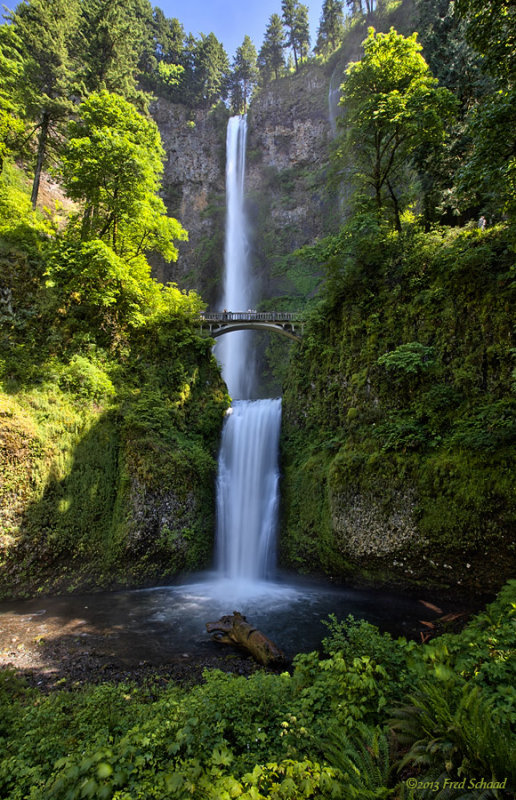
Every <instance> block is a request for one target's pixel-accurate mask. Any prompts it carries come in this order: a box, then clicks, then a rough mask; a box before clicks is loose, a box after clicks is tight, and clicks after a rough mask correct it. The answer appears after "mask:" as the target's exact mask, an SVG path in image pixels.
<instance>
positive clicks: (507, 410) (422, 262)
mask: <svg viewBox="0 0 516 800" xmlns="http://www.w3.org/2000/svg"><path fill="white" fill-rule="evenodd" d="M328 253H332V254H333V255H331V256H330V257H329V258H328ZM314 254H315V255H317V250H316V251H315V253H314ZM319 254H320V256H321V258H326V259H327V264H326V266H327V270H328V279H327V284H326V291H325V299H324V301H323V302H322V303H321V305H320V307H319V309H318V310H317V311H316V312H315V313H314V314H313V315H312V317H311V319H310V323H309V325H308V326H307V328H306V335H305V338H304V341H303V343H302V345H301V346H300V347H299V348H298V349H297V351H296V352H295V355H294V358H293V361H292V364H291V368H290V373H289V377H288V380H287V384H286V388H285V400H284V433H283V441H282V447H283V464H284V525H283V534H282V540H281V552H282V557H283V561H284V562H285V563H288V564H291V565H295V566H297V567H298V568H300V569H302V570H308V569H313V567H314V565H316V566H317V567H319V568H320V569H322V570H324V571H325V572H327V573H328V574H330V575H342V574H344V573H345V572H346V571H347V570H349V569H353V570H358V571H360V572H362V573H363V574H366V575H369V576H374V577H383V578H385V579H387V580H398V581H402V582H423V581H424V582H425V583H426V584H429V583H430V584H432V583H433V584H437V585H443V586H450V585H457V584H462V585H468V586H479V587H482V586H485V583H486V582H488V585H489V586H492V585H493V584H494V585H496V584H499V583H501V581H502V580H503V579H504V577H506V576H507V575H510V574H512V573H513V571H514V567H515V566H516V545H515V541H514V533H515V521H516V494H515V483H514V468H515V454H516V451H515V444H516V413H515V412H516V397H515V392H514V390H515V373H514V352H515V351H514V317H513V308H514V294H515V289H516V283H515V273H514V253H513V251H512V249H511V248H510V247H509V245H508V242H507V238H506V232H505V230H504V229H503V228H493V229H491V230H489V229H488V230H486V231H479V230H476V229H475V228H471V229H468V230H462V231H447V232H436V233H432V234H424V233H422V232H416V231H410V230H409V231H405V232H404V233H403V234H401V235H398V234H395V233H393V232H389V231H387V230H384V229H382V228H379V227H378V225H377V223H375V222H374V221H373V220H370V221H367V220H366V221H364V219H362V220H361V221H360V223H358V224H356V225H353V224H352V225H351V226H348V228H347V229H345V230H344V232H343V233H342V234H341V235H340V236H339V237H336V238H335V239H333V240H331V241H330V242H329V243H328V242H326V243H325V246H324V248H323V247H321V248H320V249H319Z"/></svg>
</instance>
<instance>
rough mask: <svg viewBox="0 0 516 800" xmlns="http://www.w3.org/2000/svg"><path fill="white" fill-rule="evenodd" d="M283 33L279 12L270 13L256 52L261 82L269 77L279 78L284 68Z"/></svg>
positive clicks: (265, 81) (266, 80) (269, 78)
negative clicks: (258, 50) (261, 41)
mask: <svg viewBox="0 0 516 800" xmlns="http://www.w3.org/2000/svg"><path fill="white" fill-rule="evenodd" d="M284 47H285V33H284V30H283V24H282V22H281V17H280V16H279V14H272V15H271V17H270V19H269V24H268V25H267V29H266V31H265V36H264V39H263V44H262V46H261V48H260V52H259V54H258V62H257V63H258V69H259V71H260V77H261V79H262V82H263V83H268V82H269V81H270V80H271V77H272V76H273V75H274V77H275V78H279V76H280V75H281V73H282V71H283V69H284V68H285V56H284V55H283V49H284Z"/></svg>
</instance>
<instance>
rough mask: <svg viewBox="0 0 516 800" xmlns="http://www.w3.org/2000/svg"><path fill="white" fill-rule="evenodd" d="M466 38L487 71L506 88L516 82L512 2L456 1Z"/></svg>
mask: <svg viewBox="0 0 516 800" xmlns="http://www.w3.org/2000/svg"><path fill="white" fill-rule="evenodd" d="M456 6H457V10H458V12H459V14H460V15H461V16H463V17H465V18H466V20H467V28H466V36H467V38H468V40H469V41H470V42H471V43H472V44H473V46H474V47H475V48H476V49H477V50H478V51H479V52H480V53H482V56H483V59H484V62H485V65H486V68H487V70H488V71H489V72H491V74H493V75H495V76H496V77H497V78H499V79H500V80H501V81H503V82H504V83H505V84H506V85H509V84H511V85H512V84H514V81H515V80H516V12H515V10H514V3H513V2H512V0H457V2H456Z"/></svg>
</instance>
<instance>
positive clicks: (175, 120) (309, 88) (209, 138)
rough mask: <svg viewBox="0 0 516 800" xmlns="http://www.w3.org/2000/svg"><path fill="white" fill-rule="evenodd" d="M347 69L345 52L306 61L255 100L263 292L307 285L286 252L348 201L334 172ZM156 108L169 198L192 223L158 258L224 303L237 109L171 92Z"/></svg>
mask: <svg viewBox="0 0 516 800" xmlns="http://www.w3.org/2000/svg"><path fill="white" fill-rule="evenodd" d="M343 70H344V65H343V62H342V61H341V62H338V63H337V64H336V65H335V63H334V64H330V65H325V67H322V66H319V65H317V64H308V65H305V66H304V67H303V68H302V69H301V70H300V71H299V73H298V74H297V75H295V76H290V77H287V78H281V79H279V80H276V81H273V82H272V83H270V84H269V85H268V86H266V87H265V88H263V89H262V90H261V91H260V92H259V93H258V94H257V95H256V97H255V98H254V100H253V102H252V104H251V109H250V111H249V124H248V139H247V174H246V193H247V207H248V208H247V210H248V219H249V221H250V227H251V230H250V246H251V257H252V260H253V269H254V272H255V274H256V276H257V279H258V287H259V288H258V296H259V297H260V298H263V299H267V298H269V297H274V296H276V295H278V294H280V293H281V294H285V293H292V294H294V295H295V294H296V293H300V292H301V289H300V287H299V286H298V285H297V282H296V277H295V276H293V275H289V276H287V275H286V274H285V270H284V269H283V268H282V261H281V260H282V258H283V257H285V256H287V255H288V254H289V253H291V252H292V251H293V250H295V249H296V248H298V247H301V246H302V245H304V244H308V243H311V242H313V241H314V240H315V239H317V238H318V237H320V236H323V235H325V234H326V233H328V232H330V231H332V230H334V229H335V228H336V226H337V224H338V220H339V217H340V214H341V210H340V208H339V206H338V202H337V201H336V200H335V197H333V196H332V195H331V194H330V193H329V192H328V190H327V188H326V181H325V176H326V173H327V170H328V165H329V145H330V142H331V140H332V138H333V137H334V135H335V131H336V127H335V117H336V114H337V113H338V110H337V101H338V86H339V84H340V82H341V79H342V75H343ZM151 111H152V114H153V117H154V119H155V120H156V123H157V125H158V127H159V130H160V133H161V138H162V142H163V146H164V148H165V152H166V158H165V167H164V174H163V199H164V200H165V203H166V204H167V207H168V210H169V213H170V214H171V215H172V216H175V217H176V218H177V219H179V221H180V222H181V223H182V225H183V226H184V227H185V228H186V229H187V230H188V233H189V241H188V242H185V243H181V244H180V245H179V253H180V255H179V259H178V261H177V263H175V264H166V263H165V262H163V261H162V260H159V259H154V261H153V264H154V274H155V276H156V277H157V278H158V280H161V281H175V282H177V283H179V285H180V286H181V287H182V288H186V289H196V290H198V291H200V292H201V294H202V295H203V297H204V299H205V300H206V301H207V302H209V303H210V304H216V303H217V301H218V297H219V287H220V282H221V276H222V270H223V262H224V228H225V160H226V153H225V146H226V141H225V140H226V125H227V119H228V111H227V109H226V108H225V107H223V106H217V107H216V108H215V109H194V110H192V109H188V108H186V107H184V106H180V105H174V104H172V103H170V102H168V101H167V100H164V99H162V98H160V99H158V100H157V101H156V102H155V103H154V105H153V107H152V109H151ZM315 282H316V281H315ZM303 291H304V288H303Z"/></svg>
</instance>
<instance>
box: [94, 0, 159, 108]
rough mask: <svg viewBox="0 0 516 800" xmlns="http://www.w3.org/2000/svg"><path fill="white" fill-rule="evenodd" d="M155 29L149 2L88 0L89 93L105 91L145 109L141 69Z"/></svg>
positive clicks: (139, 0) (144, 0)
mask: <svg viewBox="0 0 516 800" xmlns="http://www.w3.org/2000/svg"><path fill="white" fill-rule="evenodd" d="M151 25H152V7H151V5H150V3H149V1H148V0H88V2H87V3H83V4H82V19H81V45H80V54H81V60H82V62H83V69H82V74H81V78H82V80H83V82H84V86H85V88H86V92H94V91H99V90H102V89H106V90H107V91H109V92H116V93H117V94H120V95H121V96H122V97H126V98H127V99H129V100H131V101H136V102H137V103H138V105H140V106H144V105H145V103H146V100H148V98H145V96H144V95H143V94H142V93H141V92H139V90H138V71H139V70H138V65H139V62H140V59H141V57H142V55H143V52H144V50H145V42H146V38H147V36H148V31H149V29H150V28H151Z"/></svg>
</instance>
